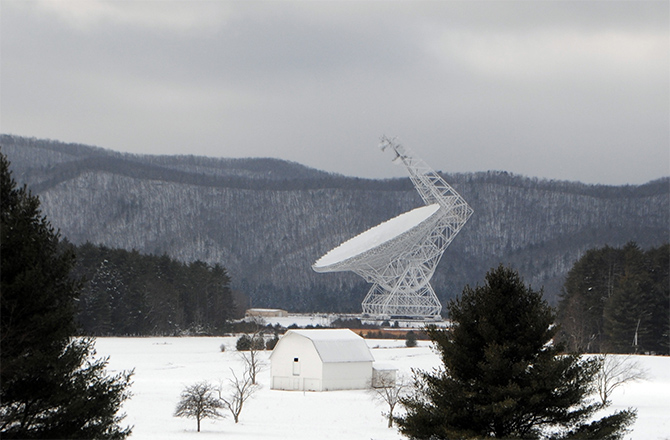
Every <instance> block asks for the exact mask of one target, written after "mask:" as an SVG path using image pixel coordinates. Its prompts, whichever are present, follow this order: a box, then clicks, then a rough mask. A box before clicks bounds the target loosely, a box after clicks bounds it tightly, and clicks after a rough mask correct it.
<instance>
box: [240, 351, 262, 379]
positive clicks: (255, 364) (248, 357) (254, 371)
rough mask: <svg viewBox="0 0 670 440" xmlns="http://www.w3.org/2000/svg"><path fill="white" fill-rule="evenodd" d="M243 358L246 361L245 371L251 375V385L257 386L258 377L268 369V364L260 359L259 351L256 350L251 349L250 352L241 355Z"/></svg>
mask: <svg viewBox="0 0 670 440" xmlns="http://www.w3.org/2000/svg"><path fill="white" fill-rule="evenodd" d="M241 357H242V360H243V361H244V365H245V370H246V371H247V372H248V374H249V379H251V384H252V385H256V376H257V375H258V373H259V372H260V371H261V370H263V369H264V368H265V367H266V365H267V363H266V362H265V361H264V360H263V359H261V358H260V356H259V350H256V349H255V348H251V349H250V350H249V352H244V353H241Z"/></svg>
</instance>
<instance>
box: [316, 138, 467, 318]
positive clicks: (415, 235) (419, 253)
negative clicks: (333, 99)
mask: <svg viewBox="0 0 670 440" xmlns="http://www.w3.org/2000/svg"><path fill="white" fill-rule="evenodd" d="M380 148H381V149H382V150H386V149H387V148H390V149H391V150H392V151H393V152H394V153H395V158H394V162H400V163H402V164H403V165H404V166H405V168H407V171H408V172H409V175H410V179H411V180H412V183H413V184H414V187H415V188H416V190H417V191H418V192H419V194H420V195H421V198H422V199H423V201H424V202H425V203H426V205H434V206H435V208H434V209H435V211H434V213H432V214H431V215H429V216H428V217H427V218H426V219H425V220H423V221H421V222H420V223H419V224H417V225H416V226H415V227H412V228H411V229H409V230H407V231H405V232H403V233H402V234H400V235H398V236H396V237H393V239H391V240H388V241H386V242H384V243H382V244H380V245H378V246H375V247H373V248H371V249H369V250H367V251H365V252H362V253H360V254H357V255H354V256H352V257H350V258H346V259H342V260H341V261H337V262H335V263H332V264H329V265H328V266H327V267H317V264H315V266H313V267H314V270H317V271H319V272H335V271H344V270H350V271H353V272H355V273H357V274H358V275H360V276H362V277H363V278H364V279H365V280H366V281H368V282H369V283H372V287H371V288H370V290H369V291H368V294H367V296H366V297H365V299H364V300H363V303H362V306H363V313H364V314H368V315H371V316H374V317H378V318H383V319H388V318H391V317H408V318H415V319H425V318H432V317H437V316H439V314H440V312H441V310H442V305H441V304H440V301H439V300H438V299H437V296H436V295H435V291H434V290H433V288H432V286H431V285H430V283H429V281H430V279H431V277H432V276H433V273H434V272H435V268H436V267H437V264H438V263H439V261H440V259H441V258H442V254H443V253H444V251H445V249H446V248H447V246H449V244H450V243H451V242H452V241H453V239H454V237H455V236H456V234H458V232H459V231H460V230H461V228H462V227H463V226H464V225H465V223H466V221H467V220H468V218H470V216H471V215H472V209H471V208H470V206H468V204H467V203H466V202H465V200H463V198H462V197H461V196H460V195H459V194H458V193H457V192H456V191H454V189H453V188H452V187H451V186H450V185H449V184H448V183H447V182H445V181H444V179H442V177H440V176H439V175H438V174H437V173H436V172H435V171H433V169H432V168H430V167H429V166H428V165H427V164H426V163H425V162H424V161H423V160H421V159H418V158H415V157H413V156H412V155H411V154H410V152H409V151H408V149H406V148H404V147H403V146H402V145H400V144H398V143H397V142H395V140H392V139H388V138H386V137H384V138H382V140H381V144H380ZM431 212H432V211H431ZM317 263H318V262H317Z"/></svg>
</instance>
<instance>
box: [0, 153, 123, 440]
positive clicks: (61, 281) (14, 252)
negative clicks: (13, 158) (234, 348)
mask: <svg viewBox="0 0 670 440" xmlns="http://www.w3.org/2000/svg"><path fill="white" fill-rule="evenodd" d="M0 207H1V208H2V209H1V211H0V213H1V214H0V220H1V221H0V243H1V245H2V249H1V252H0V256H1V272H0V296H1V301H0V302H1V311H0V335H1V347H0V437H2V438H3V439H10V438H22V439H29V438H49V439H61V438H69V439H76V438H86V439H91V438H96V439H123V438H125V437H127V436H128V434H129V433H130V428H123V427H121V426H119V423H120V422H121V420H122V419H123V416H119V415H117V412H118V410H119V408H120V406H121V404H122V402H123V401H124V400H125V399H126V398H128V395H129V394H128V391H127V389H128V386H129V383H130V373H122V374H119V375H116V376H107V375H106V374H105V366H106V364H107V360H106V359H94V358H93V355H94V354H95V351H94V349H93V340H91V339H77V338H75V337H74V336H75V333H76V332H75V330H76V327H75V323H74V313H75V307H74V302H75V300H76V298H77V295H78V290H79V283H78V282H77V281H76V280H74V278H73V277H71V276H70V271H71V269H72V266H73V264H74V254H73V253H72V252H71V250H67V249H66V250H63V247H61V246H59V239H60V237H59V234H58V232H56V231H55V230H54V229H53V228H52V227H51V225H50V224H49V222H48V221H47V219H46V218H45V217H44V216H42V215H41V213H40V210H39V199H38V198H37V197H35V196H33V195H31V193H30V192H29V191H28V190H27V189H26V188H25V187H23V188H18V189H17V188H16V182H15V181H14V180H13V178H12V176H11V172H10V171H9V162H8V161H7V159H6V158H5V156H4V155H2V154H0Z"/></svg>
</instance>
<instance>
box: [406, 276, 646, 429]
mask: <svg viewBox="0 0 670 440" xmlns="http://www.w3.org/2000/svg"><path fill="white" fill-rule="evenodd" d="M448 309H449V313H450V317H451V320H452V323H453V327H452V328H451V329H447V330H445V329H438V328H435V327H431V328H429V329H428V333H429V335H430V337H431V339H432V340H433V341H434V343H435V346H436V348H437V350H438V352H439V354H440V356H441V360H442V364H443V365H442V367H441V368H440V369H438V370H434V371H431V372H426V371H420V372H416V374H415V393H414V394H413V395H411V396H410V397H408V398H405V399H403V405H404V406H405V408H406V410H407V414H406V415H405V416H403V417H399V418H397V422H398V425H399V426H400V430H401V432H402V433H403V434H405V435H407V436H409V437H411V438H417V439H428V438H430V439H455V438H459V439H460V438H491V437H493V438H527V439H539V438H552V439H554V438H555V439H559V438H561V439H562V438H566V439H567V438H576V437H579V436H582V437H579V438H599V439H616V438H620V436H621V435H622V434H623V431H624V430H625V427H626V426H627V425H629V424H630V423H632V421H633V419H634V417H635V412H634V411H632V410H627V411H621V412H618V413H616V414H614V415H612V416H609V417H605V418H603V419H600V420H598V421H594V422H590V421H589V420H590V418H591V417H592V416H593V414H594V413H595V412H596V411H597V410H599V409H601V408H602V405H601V404H599V403H598V402H595V401H594V400H589V399H588V396H589V395H590V394H591V393H592V391H593V387H592V384H593V380H594V377H595V375H596V373H597V372H598V368H599V364H598V362H597V361H595V360H588V359H580V357H578V356H577V355H566V354H563V353H562V351H561V348H562V347H560V346H557V345H554V344H553V343H552V340H553V337H554V335H555V333H556V331H557V330H556V327H555V326H554V325H553V323H554V313H553V311H552V309H551V308H550V307H549V306H548V305H547V303H546V302H545V301H544V300H543V299H542V292H541V291H539V292H538V291H534V290H532V289H531V288H530V287H526V286H525V285H524V284H523V281H522V280H521V279H520V277H519V275H518V274H517V273H516V272H514V271H513V270H511V269H509V268H504V267H502V266H500V267H499V268H497V269H494V270H492V271H490V272H489V273H488V274H487V275H486V283H485V285H483V286H478V287H476V288H475V289H472V288H470V287H467V286H466V288H465V289H464V290H463V294H462V296H461V298H460V299H457V300H452V301H451V302H450V303H449V305H448ZM550 433H551V434H550Z"/></svg>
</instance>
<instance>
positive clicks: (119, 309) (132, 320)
mask: <svg viewBox="0 0 670 440" xmlns="http://www.w3.org/2000/svg"><path fill="white" fill-rule="evenodd" d="M67 246H70V247H72V248H73V251H74V253H75V254H76V256H77V260H76V265H75V267H74V269H73V271H72V275H73V276H74V277H75V278H78V279H82V280H83V281H84V285H83V288H82V290H81V293H80V296H79V301H78V309H77V314H76V317H77V322H78V324H79V326H80V330H81V332H82V334H85V335H89V336H105V335H175V334H212V333H221V332H222V331H223V329H224V326H225V324H226V322H227V321H228V320H229V319H231V318H232V317H233V316H234V312H235V303H234V301H233V297H232V294H231V290H230V277H229V276H228V273H227V271H226V269H225V268H223V267H222V266H220V265H218V264H215V265H213V266H212V265H209V264H207V263H204V262H202V261H194V262H192V263H183V262H180V261H177V260H174V259H172V258H170V257H168V256H167V255H162V256H157V255H145V254H141V253H139V252H137V251H127V250H124V249H111V248H108V247H105V246H100V245H98V246H96V245H93V244H91V243H86V244H84V245H81V246H74V245H71V244H68V245H67Z"/></svg>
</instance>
